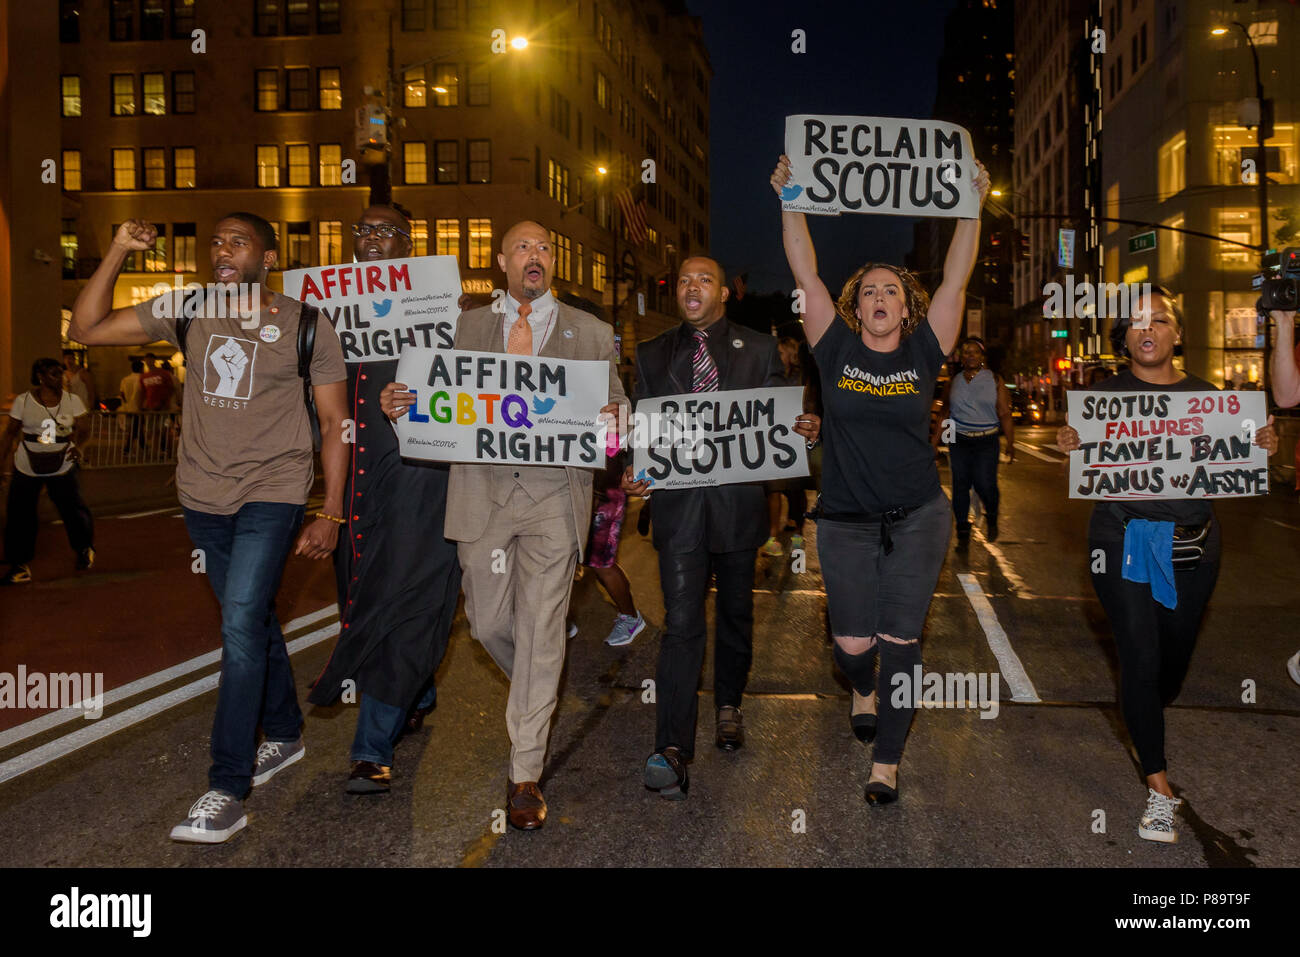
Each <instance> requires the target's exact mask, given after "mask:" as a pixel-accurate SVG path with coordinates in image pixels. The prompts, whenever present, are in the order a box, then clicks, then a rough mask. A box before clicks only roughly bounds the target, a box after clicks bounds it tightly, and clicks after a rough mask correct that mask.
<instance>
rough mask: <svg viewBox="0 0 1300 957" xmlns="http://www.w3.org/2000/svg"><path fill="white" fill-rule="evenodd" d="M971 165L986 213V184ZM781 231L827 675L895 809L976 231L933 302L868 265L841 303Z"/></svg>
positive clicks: (951, 259) (876, 788)
mask: <svg viewBox="0 0 1300 957" xmlns="http://www.w3.org/2000/svg"><path fill="white" fill-rule="evenodd" d="M975 165H976V167H977V172H976V175H975V177H974V188H975V189H976V190H977V191H978V193H979V197H980V204H981V206H982V205H983V202H984V200H985V198H986V197H987V196H988V191H989V175H988V173H987V172H986V171H985V169H984V166H983V165H982V164H980V163H978V162H977V163H976V164H975ZM789 180H790V161H789V158H788V157H786V156H782V157H781V159H780V162H778V163H777V167H776V170H775V171H774V172H773V173H772V188H773V189H774V190H775V191H776V193H777V195H778V196H779V195H780V194H781V190H782V188H783V187H784V186H785V185H786V184H787V183H788V182H789ZM781 224H782V225H781V232H782V236H783V237H784V243H785V254H786V259H787V260H788V261H789V263H790V269H791V271H792V272H793V273H794V278H795V282H796V283H797V284H798V288H799V289H800V290H802V292H803V296H804V317H803V323H804V332H805V334H806V335H807V337H808V344H809V345H810V346H811V347H812V351H813V356H814V358H815V359H816V361H817V368H818V370H819V374H820V375H821V384H822V399H823V404H824V406H825V417H824V419H823V424H822V442H823V445H824V448H825V451H824V460H823V465H822V496H821V517H820V518H819V519H818V522H817V552H818V556H819V557H820V560H821V567H822V576H823V578H824V579H825V582H826V602H827V605H828V609H829V612H830V622H831V633H832V635H833V636H834V639H835V646H834V656H835V663H836V664H837V665H838V666H839V668H840V670H841V671H843V672H844V675H845V677H847V678H848V680H849V684H850V685H852V687H853V705H852V708H851V711H850V723H851V724H852V727H853V731H854V733H855V734H856V735H857V737H858V738H859V740H861V741H863V742H870V741H872V740H873V739H874V740H875V752H874V754H873V756H872V758H873V763H872V766H871V775H870V778H869V780H868V783H867V786H866V795H865V796H866V800H867V803H869V804H871V805H872V806H873V807H881V806H884V805H887V804H890V803H892V802H894V801H896V800H897V799H898V763H899V760H900V759H901V758H902V756H903V745H904V742H905V741H906V740H907V732H908V728H909V726H910V725H911V723H912V713H913V711H914V710H915V702H916V699H917V697H919V694H920V690H921V689H920V688H914V687H913V686H912V685H913V682H914V675H915V671H914V669H915V668H918V667H919V666H920V664H921V646H920V640H921V630H922V628H923V626H924V624H925V616H926V612H927V611H928V609H929V607H930V598H931V597H932V596H933V594H934V589H935V585H936V584H937V582H938V579H939V570H940V569H941V568H942V567H943V560H944V556H945V555H946V554H947V549H948V541H949V538H950V537H951V534H952V517H951V510H950V508H949V506H948V498H947V496H946V495H944V493H943V489H942V488H941V487H940V485H939V472H938V469H937V467H936V465H935V458H934V450H933V448H932V447H931V445H930V404H931V400H932V399H933V396H934V388H935V383H936V380H937V378H938V375H939V371H940V369H941V368H942V366H943V361H944V357H945V356H946V355H947V354H948V353H949V352H951V351H952V348H953V345H954V344H955V343H956V341H957V334H958V332H959V331H960V327H961V317H962V312H963V310H964V305H965V299H966V283H967V281H968V280H969V279H970V274H971V270H972V269H973V268H974V265H975V257H976V253H977V251H978V248H979V233H980V223H979V219H978V218H976V219H961V220H958V221H957V224H956V228H955V229H954V231H953V237H952V242H951V244H950V245H949V247H948V256H947V259H946V260H945V262H944V269H943V282H942V283H941V284H940V286H939V288H938V289H937V290H936V291H935V294H934V297H933V299H931V298H930V297H929V296H927V295H926V292H925V290H924V289H923V288H922V287H921V285H920V283H919V282H918V281H917V279H916V277H915V276H913V275H912V274H911V273H909V272H907V271H906V270H904V269H899V268H896V267H894V266H887V265H881V264H879V263H867V264H866V265H864V266H862V267H860V268H859V269H858V270H857V271H856V272H854V273H853V275H852V276H850V277H849V280H848V281H847V282H846V283H845V284H844V287H843V289H842V290H841V292H840V295H839V299H838V300H834V299H832V298H831V295H830V293H829V292H828V291H827V289H826V286H825V284H824V283H823V282H822V281H821V279H820V278H818V275H817V258H816V255H815V253H814V252H813V245H812V239H811V237H810V236H809V235H808V224H807V221H806V219H805V217H804V214H803V213H796V212H788V211H786V212H782V214H781ZM877 656H878V657H879V659H880V668H879V677H878V678H876V677H875V675H874V672H875V671H876V659H877Z"/></svg>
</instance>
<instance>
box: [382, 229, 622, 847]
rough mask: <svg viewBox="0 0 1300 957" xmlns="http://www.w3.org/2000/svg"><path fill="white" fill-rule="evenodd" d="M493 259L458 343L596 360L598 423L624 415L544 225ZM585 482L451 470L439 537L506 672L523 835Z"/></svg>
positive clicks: (398, 403) (528, 825) (542, 470)
mask: <svg viewBox="0 0 1300 957" xmlns="http://www.w3.org/2000/svg"><path fill="white" fill-rule="evenodd" d="M497 265H498V266H499V267H500V268H501V270H502V271H503V272H504V273H505V274H506V283H507V291H506V295H505V296H504V297H503V298H502V299H501V300H500V305H497V304H496V303H494V304H493V305H488V306H481V307H479V308H477V309H471V310H469V311H467V312H463V313H461V317H460V322H459V324H458V326H457V329H456V343H455V346H456V349H458V350H471V351H475V352H495V353H501V354H510V355H520V356H546V357H550V358H555V359H583V360H587V361H598V362H602V363H604V364H605V365H606V366H607V367H608V371H609V389H608V395H609V402H608V403H606V404H605V405H604V406H602V407H601V408H600V409H592V410H591V414H592V415H593V416H597V417H598V418H599V419H600V420H601V421H610V420H614V421H616V420H618V419H620V418H623V417H625V414H626V405H627V398H626V396H624V394H623V386H622V383H621V382H620V381H619V378H618V364H617V357H616V353H615V350H614V330H613V329H612V328H611V327H610V325H609V324H608V323H604V322H601V321H600V320H599V319H597V318H595V317H594V316H591V315H589V314H587V313H585V312H583V311H581V310H579V309H574V308H573V307H571V306H568V305H566V304H565V303H562V302H556V300H555V297H554V296H553V295H551V292H550V287H551V279H552V278H553V277H554V275H555V250H554V248H553V246H552V245H551V235H550V232H549V231H548V230H547V229H546V228H545V227H544V226H542V225H541V224H539V223H534V222H529V221H525V222H519V223H515V225H513V226H511V227H510V229H508V230H507V231H506V234H505V236H504V237H502V242H501V251H500V253H498V255H497ZM414 401H415V397H414V396H413V395H412V394H411V393H410V392H409V391H408V390H407V389H406V386H405V384H403V383H400V382H393V383H389V384H388V385H387V386H385V387H384V390H383V392H382V393H381V402H382V406H383V410H384V413H385V414H386V415H388V416H389V418H391V419H396V418H397V417H398V416H399V415H404V414H406V411H407V410H408V409H409V408H410V407H411V404H412V403H413V402H414ZM591 484H592V479H591V472H590V471H589V470H587V469H580V468H572V467H568V466H549V465H524V464H522V463H512V464H501V465H484V464H454V465H452V467H451V477H450V481H449V483H448V489H447V523H446V529H445V534H446V536H447V537H448V538H450V539H452V540H454V541H456V542H458V543H459V544H458V546H457V553H458V555H459V557H460V567H461V572H462V575H463V579H462V580H463V583H464V588H465V613H466V615H467V617H468V618H469V624H470V631H471V632H472V633H473V635H474V638H475V639H476V640H477V641H479V642H480V643H482V645H483V647H484V649H485V650H486V651H487V652H488V654H490V655H491V656H492V660H493V661H495V662H496V663H497V665H498V667H500V668H501V670H502V671H503V672H504V673H505V675H506V677H508V678H509V679H510V695H509V698H508V700H507V702H506V730H507V731H508V732H509V734H510V777H509V778H508V779H507V781H506V819H507V821H509V822H510V825H511V827H514V828H517V829H519V830H524V831H533V830H537V829H538V828H540V827H542V826H543V825H544V824H545V823H546V815H547V806H546V799H545V798H544V797H543V796H542V789H541V786H540V784H539V779H540V778H541V775H542V770H543V769H544V768H545V758H546V744H547V739H548V738H549V737H550V729H551V717H552V715H553V714H554V713H555V708H556V705H557V704H558V703H559V687H560V674H561V672H562V671H563V669H564V650H565V616H566V614H567V612H568V608H569V598H570V595H571V591H572V584H573V572H574V570H575V569H576V568H577V565H578V560H579V559H580V558H581V556H582V548H583V545H584V544H585V543H586V535H587V525H588V523H589V521H590V518H591V500H592V493H591ZM503 554H504V555H505V556H507V562H506V568H505V570H504V572H503V571H501V568H500V565H499V556H501V555H503Z"/></svg>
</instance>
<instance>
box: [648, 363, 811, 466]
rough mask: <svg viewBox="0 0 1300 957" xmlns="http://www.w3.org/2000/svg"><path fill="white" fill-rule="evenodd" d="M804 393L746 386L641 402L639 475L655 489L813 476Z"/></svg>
mask: <svg viewBox="0 0 1300 957" xmlns="http://www.w3.org/2000/svg"><path fill="white" fill-rule="evenodd" d="M802 411H803V389H800V388H794V387H791V388H781V389H743V390H736V391H733V392H709V393H695V394H693V395H669V396H661V397H659V398H654V399H642V400H641V401H640V402H638V403H637V405H636V415H635V416H634V417H633V420H632V439H631V441H632V446H633V450H634V451H633V466H632V470H633V472H634V474H635V475H636V477H637V479H643V478H648V479H650V484H651V486H652V487H653V488H657V489H672V488H695V487H698V486H702V485H731V484H735V483H737V482H762V481H766V480H769V479H782V478H799V477H802V476H805V475H807V474H808V453H807V451H806V450H805V446H804V440H803V437H802V436H800V435H798V434H796V433H795V431H794V420H795V418H796V417H797V416H798V415H799V413H801V412H802Z"/></svg>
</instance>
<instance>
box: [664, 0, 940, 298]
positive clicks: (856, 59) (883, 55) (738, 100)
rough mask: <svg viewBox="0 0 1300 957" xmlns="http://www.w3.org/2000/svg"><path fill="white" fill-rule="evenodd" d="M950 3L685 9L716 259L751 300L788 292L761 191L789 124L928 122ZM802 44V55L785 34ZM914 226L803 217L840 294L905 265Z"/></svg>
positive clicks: (879, 0)
mask: <svg viewBox="0 0 1300 957" xmlns="http://www.w3.org/2000/svg"><path fill="white" fill-rule="evenodd" d="M955 6H956V3H955V0H906V2H902V0H859V2H850V0H840V2H834V0H807V2H797V3H788V2H787V3H775V2H772V0H687V7H688V8H689V10H690V12H691V13H693V14H695V15H696V16H699V17H700V18H701V19H702V20H703V23H704V40H705V43H706V45H707V46H708V50H709V57H710V60H711V62H712V65H713V70H714V77H713V86H712V89H711V91H710V95H711V103H710V118H709V122H710V138H711V141H712V142H711V149H712V156H711V159H710V174H711V175H710V179H711V182H710V184H709V185H710V190H711V194H712V195H711V204H712V208H711V210H710V218H711V219H712V236H711V239H712V246H713V249H712V254H713V255H714V256H715V257H716V258H717V259H719V260H720V261H721V262H722V263H723V266H724V267H725V268H726V270H727V272H728V274H729V275H731V274H734V273H738V272H748V273H749V288H750V289H751V290H752V291H754V292H768V291H771V290H774V289H787V290H788V289H789V288H790V287H791V286H792V285H793V281H792V279H791V277H790V271H789V267H788V266H787V265H786V262H785V253H784V252H783V251H782V249H781V217H780V205H779V200H778V199H777V198H776V194H774V193H773V192H772V188H771V186H770V185H768V177H770V176H771V175H772V167H773V166H775V165H776V158H777V156H778V155H779V154H780V153H781V150H782V147H783V144H782V136H783V130H784V125H785V122H784V121H785V117H786V115H787V114H795V113H846V114H857V115H864V116H904V117H918V118H920V117H928V116H930V113H931V110H932V109H933V107H934V97H935V87H936V71H937V65H938V59H939V53H940V51H941V49H942V47H943V22H944V18H945V17H946V16H947V15H948V13H949V12H950V11H951V10H952V9H953V8H954V7H955ZM796 28H798V29H802V30H804V31H805V32H806V33H807V50H808V52H806V53H804V54H795V53H792V52H791V51H790V45H791V42H792V41H791V38H790V33H791V31H793V30H795V29H796ZM913 222H914V220H912V219H910V218H907V217H901V216H869V215H843V216H839V217H830V216H810V217H809V225H810V229H811V231H812V237H813V242H814V244H815V245H816V248H817V258H818V265H819V267H820V272H821V276H822V279H823V280H824V281H825V282H826V284H827V286H828V287H829V288H830V289H831V290H832V294H834V293H836V292H838V289H839V286H840V284H841V283H842V282H843V280H844V279H845V278H847V276H848V274H849V273H850V272H852V271H853V270H854V269H855V268H857V267H858V266H859V265H861V264H862V263H864V262H868V261H870V260H873V259H874V260H883V261H885V262H894V263H901V262H902V260H903V257H904V256H905V255H906V254H907V252H908V251H909V250H910V249H911V248H912V224H913Z"/></svg>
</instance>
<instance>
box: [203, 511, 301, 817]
mask: <svg viewBox="0 0 1300 957" xmlns="http://www.w3.org/2000/svg"><path fill="white" fill-rule="evenodd" d="M184 512H185V527H186V528H187V529H189V533H190V540H191V541H193V542H194V545H195V547H196V548H200V549H202V550H203V553H204V561H205V563H206V565H207V574H208V582H209V583H210V584H211V585H212V590H213V591H214V592H215V593H216V596H217V601H218V602H219V603H220V605H221V685H220V687H219V688H218V690H217V714H216V717H215V718H214V719H213V722H212V768H211V769H210V770H209V771H208V786H209V787H210V788H214V789H220V790H222V791H227V792H229V793H230V794H233V795H235V796H236V797H239V798H242V797H243V796H244V795H245V794H247V793H248V790H249V786H250V781H251V778H252V773H253V762H254V760H255V758H256V755H257V726H258V723H259V719H260V723H261V725H262V730H263V731H264V732H265V733H266V737H267V740H270V741H296V740H297V739H298V737H299V735H300V733H301V728H302V711H300V710H299V708H298V694H297V691H296V690H295V688H294V684H293V672H292V670H291V669H290V667H289V652H288V651H287V649H286V648H285V646H284V634H283V633H282V632H281V631H280V622H279V620H278V619H277V618H276V617H275V593H276V592H277V591H279V589H280V575H281V573H282V572H283V571H284V563H285V561H286V560H287V559H288V557H289V550H290V549H291V548H292V547H293V542H294V537H295V536H296V535H297V532H298V526H299V525H301V524H302V514H303V506H301V505H288V504H284V503H280V502H249V503H248V504H246V505H244V506H242V507H241V508H240V509H239V511H237V512H235V513H234V514H233V515H214V514H212V513H210V512H198V511H194V510H192V509H188V508H187V509H185V510H184Z"/></svg>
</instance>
